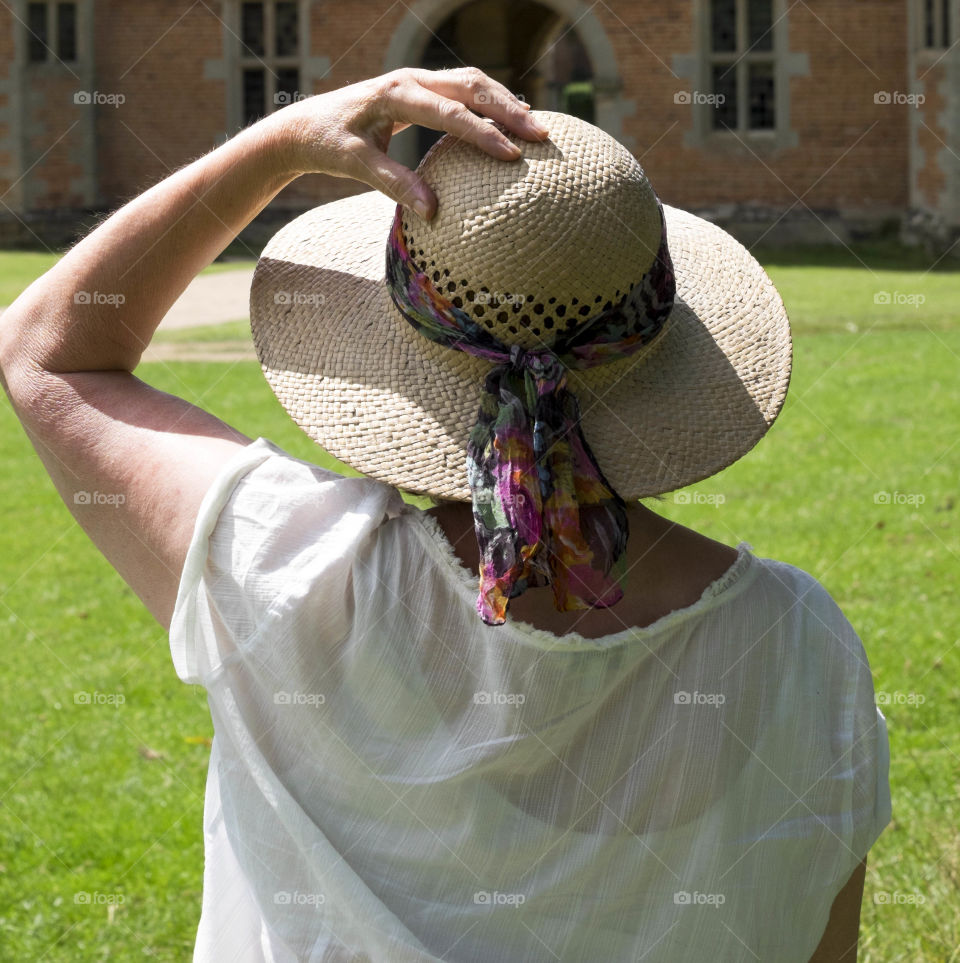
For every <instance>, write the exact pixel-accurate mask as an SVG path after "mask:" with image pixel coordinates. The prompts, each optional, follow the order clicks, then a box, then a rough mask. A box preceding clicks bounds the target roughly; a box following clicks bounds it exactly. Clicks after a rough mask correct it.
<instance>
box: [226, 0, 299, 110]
mask: <svg viewBox="0 0 960 963" xmlns="http://www.w3.org/2000/svg"><path fill="white" fill-rule="evenodd" d="M299 48H300V24H299V11H298V6H297V3H296V2H287V0H274V2H266V3H241V4H240V96H241V121H242V123H243V125H244V126H246V125H248V124H252V123H254V121H257V120H259V119H260V118H261V117H263V116H265V115H266V114H268V113H270V112H271V111H273V110H277V109H278V108H280V107H283V106H285V105H286V104H290V103H292V102H293V101H294V100H296V99H298V98H299V97H300V96H301V94H300V57H299Z"/></svg>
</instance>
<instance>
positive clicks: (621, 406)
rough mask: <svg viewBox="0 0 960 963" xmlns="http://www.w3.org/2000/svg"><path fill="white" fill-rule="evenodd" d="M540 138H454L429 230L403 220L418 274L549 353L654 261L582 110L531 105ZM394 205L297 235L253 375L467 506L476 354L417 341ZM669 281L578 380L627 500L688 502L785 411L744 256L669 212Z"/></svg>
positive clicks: (772, 316) (705, 227) (265, 256)
mask: <svg viewBox="0 0 960 963" xmlns="http://www.w3.org/2000/svg"><path fill="white" fill-rule="evenodd" d="M534 114H535V116H536V118H537V119H538V120H539V121H541V122H542V123H543V124H544V125H545V126H546V127H547V128H548V129H549V131H550V137H549V139H548V140H545V141H542V142H531V141H526V140H522V139H521V138H519V137H518V136H516V135H513V134H512V133H510V132H509V131H504V132H505V133H506V134H507V136H508V137H509V138H510V139H511V140H512V141H513V142H514V143H516V144H518V146H519V147H520V148H521V150H522V152H523V153H522V157H521V158H520V159H519V160H517V161H513V162H511V161H503V160H498V159H495V158H493V157H491V156H489V155H487V154H486V153H484V152H483V151H481V150H480V149H479V148H477V147H475V146H473V145H472V144H469V143H467V142H465V141H462V140H458V139H456V138H454V137H452V136H450V135H447V136H445V137H443V138H441V140H440V141H438V142H437V143H436V144H435V145H434V147H433V148H432V149H431V150H430V151H429V153H428V154H427V156H426V157H425V158H424V159H423V161H422V162H421V164H420V167H419V169H418V170H419V173H420V174H421V176H422V177H423V178H424V180H425V181H426V182H427V183H428V184H429V185H430V187H431V188H432V189H433V191H434V193H435V194H436V196H437V199H438V207H437V213H436V216H435V217H434V219H433V220H431V221H429V222H428V221H424V220H422V219H421V218H420V217H419V216H418V215H417V214H416V213H415V212H414V211H413V210H412V209H409V208H402V209H401V217H402V225H403V234H404V238H405V240H406V242H407V248H408V250H409V252H410V255H411V256H412V258H413V259H414V261H415V262H416V265H417V266H418V267H419V268H420V269H421V270H422V271H423V272H424V273H426V274H427V276H428V277H429V278H431V279H432V281H433V282H434V285H435V287H436V289H438V290H439V291H440V292H441V294H442V295H443V296H444V297H446V298H448V299H449V300H451V301H453V302H454V303H455V304H457V306H458V307H462V308H463V309H464V310H466V311H467V312H468V313H469V314H470V315H471V317H473V318H476V319H477V320H478V322H479V323H480V324H482V325H483V326H484V327H485V328H486V329H487V330H489V331H490V332H491V333H492V334H493V335H494V336H495V337H496V338H498V339H499V340H500V341H501V342H503V343H504V344H507V345H514V344H518V345H521V346H522V347H523V348H524V349H531V348H537V347H544V346H549V345H551V344H552V343H553V340H554V338H556V337H557V336H558V335H559V334H567V333H569V332H570V331H571V330H572V329H573V330H575V329H576V327H577V326H578V325H581V324H583V323H584V322H585V321H586V320H588V319H589V318H590V317H591V316H593V315H594V313H595V312H597V311H600V310H602V309H603V308H604V307H605V306H608V305H609V304H614V305H616V303H617V302H618V301H620V300H621V299H623V298H624V296H625V295H626V294H627V292H628V291H630V290H631V289H633V288H634V286H635V285H637V284H638V282H639V281H640V280H641V279H642V278H643V277H644V275H645V272H647V271H648V269H649V268H650V267H651V264H652V262H653V260H654V257H655V255H656V252H657V248H658V244H659V242H660V236H661V228H662V223H661V215H660V210H661V207H660V205H659V202H658V200H657V197H656V194H655V193H654V191H653V189H652V187H651V185H650V183H649V181H648V180H647V177H646V175H645V174H644V172H643V170H642V168H641V167H640V165H639V163H638V162H637V160H636V159H635V158H634V157H633V155H632V154H631V153H630V152H629V151H628V150H627V149H626V148H625V147H623V145H621V144H620V143H618V142H617V141H616V140H615V139H614V138H612V137H610V136H609V135H608V134H606V133H604V132H603V131H601V130H600V129H598V128H597V127H594V126H593V125H591V124H588V123H586V122H585V121H582V120H579V119H578V118H575V117H572V116H569V115H566V114H560V113H553V112H548V111H535V112H534ZM396 211H397V205H396V204H395V203H394V202H393V201H391V200H390V199H389V198H387V197H386V196H384V195H383V194H380V193H378V192H376V191H371V192H368V193H365V194H360V195H357V196H353V197H349V198H346V199H344V200H340V201H336V202H334V203H330V204H325V205H323V206H320V207H316V208H314V209H313V210H310V211H308V212H307V213H305V214H303V215H302V216H300V217H298V218H296V219H295V220H293V221H291V222H290V223H288V224H287V225H286V226H285V227H283V228H282V229H281V230H280V231H279V232H278V233H277V234H276V235H275V236H274V237H273V238H272V240H271V241H270V242H269V244H268V245H267V246H266V248H265V249H264V251H263V253H262V255H261V257H260V260H259V263H258V265H257V269H256V273H255V275H254V279H253V284H252V288H251V295H250V314H251V324H252V329H253V338H254V343H255V345H256V350H257V354H258V356H259V358H260V361H261V364H262V366H263V371H264V374H265V376H266V378H267V380H268V382H269V383H270V385H271V387H272V388H273V391H274V392H275V394H276V396H277V398H278V399H279V401H280V403H281V404H282V405H283V407H284V408H285V409H286V410H287V412H288V413H289V414H290V415H291V417H292V418H293V419H294V421H295V422H296V423H297V424H298V425H299V426H300V427H301V428H302V429H303V430H304V431H305V432H306V433H307V434H308V435H309V436H310V437H311V438H313V439H314V440H315V441H316V442H317V443H318V444H320V445H321V446H322V447H323V448H325V449H326V450H327V451H329V452H330V453H331V454H333V455H334V456H336V457H337V458H339V459H340V460H341V461H343V462H345V463H347V464H349V465H351V466H352V467H353V468H356V469H357V470H359V471H361V472H363V473H364V474H366V475H369V476H371V477H374V478H377V479H380V480H382V481H385V482H388V483H390V484H391V485H394V486H397V487H399V488H403V489H406V490H408V491H412V492H421V493H427V494H431V495H434V496H440V497H443V498H450V499H455V500H458V501H470V499H471V491H470V487H469V485H468V482H467V458H466V447H467V440H468V436H469V434H470V431H471V429H472V427H473V426H474V425H475V423H476V422H477V414H478V409H479V407H480V403H481V395H482V392H483V386H484V377H485V375H486V373H487V372H488V371H490V369H491V367H492V363H491V362H490V361H488V360H484V359H482V358H478V357H475V356H472V355H470V354H466V353H464V352H463V351H459V350H454V349H451V348H449V347H446V346H443V345H440V344H437V343H435V342H433V341H430V340H428V339H427V338H426V337H424V336H423V335H422V334H420V333H419V332H418V331H417V330H416V329H415V328H414V327H413V325H412V324H410V323H408V321H407V320H406V319H405V317H404V316H403V315H402V314H401V313H400V311H399V310H398V309H397V307H396V306H395V305H394V302H393V300H392V299H391V296H390V293H389V291H388V288H387V284H386V280H385V255H386V251H387V242H388V237H389V235H390V230H391V226H392V223H393V219H394V215H395V213H396ZM662 211H663V218H664V221H665V226H666V236H667V242H668V247H669V255H670V258H671V259H672V262H673V269H674V274H675V279H676V296H675V300H674V304H673V307H672V309H671V311H670V314H669V317H668V318H667V321H666V323H665V324H664V325H663V328H662V330H661V332H660V333H659V334H658V335H657V337H656V338H655V339H654V340H653V341H652V342H651V343H650V344H649V345H648V346H646V347H644V348H642V349H641V350H640V351H638V352H636V353H634V354H632V355H630V356H629V357H627V358H623V359H621V360H617V361H611V362H609V363H606V364H602V365H598V366H595V367H591V368H584V369H571V370H570V371H569V372H568V377H567V387H568V389H569V390H570V391H572V392H574V393H575V394H576V396H577V398H578V399H579V402H580V409H581V412H582V420H581V426H582V429H583V434H584V436H585V438H586V439H588V440H589V445H590V448H591V449H592V451H593V455H594V456H595V458H596V461H597V463H598V464H599V466H600V468H601V469H602V471H603V474H604V475H605V476H606V479H607V480H608V482H609V483H610V485H612V486H613V488H614V489H616V491H617V492H618V493H619V494H620V496H621V497H622V498H623V499H624V500H627V501H629V500H634V499H637V498H640V497H643V496H648V495H653V494H659V493H662V492H667V491H672V490H674V489H677V488H682V487H683V486H685V485H689V484H691V483H692V482H695V481H698V480H700V479H702V478H705V477H707V476H709V475H712V474H714V473H715V472H718V471H720V470H721V469H722V468H724V467H726V466H727V465H729V464H731V463H732V462H733V461H735V460H736V459H738V458H739V457H740V456H741V455H743V454H745V453H746V452H747V451H749V449H750V448H752V447H753V446H754V445H755V444H756V442H757V441H759V439H760V438H761V437H762V436H763V434H764V433H765V432H766V431H767V429H768V428H769V427H770V425H771V424H772V423H773V421H774V419H775V418H776V417H777V415H778V413H779V412H780V409H781V406H782V405H783V401H784V397H785V395H786V392H787V386H788V383H789V380H790V367H791V340H790V328H789V324H788V321H787V316H786V312H785V311H784V307H783V303H782V301H781V299H780V297H779V295H778V294H777V291H776V289H775V288H774V286H773V284H772V282H771V281H770V279H769V278H768V277H767V275H766V273H765V272H764V270H763V269H762V268H761V267H760V265H759V264H758V263H757V261H756V260H755V259H754V258H753V257H752V256H751V255H750V254H749V253H748V252H747V250H746V249H745V248H744V247H743V246H741V245H740V244H739V243H738V242H737V241H736V240H734V239H733V238H732V237H731V236H730V235H729V234H727V233H726V232H725V231H723V230H721V229H720V228H719V227H717V226H715V225H713V224H710V223H709V222H707V221H704V220H702V219H701V218H698V217H696V216H694V215H693V214H689V213H687V212H685V211H682V210H678V209H676V208H672V207H669V206H667V205H663V206H662Z"/></svg>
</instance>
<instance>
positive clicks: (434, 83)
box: [411, 67, 548, 140]
mask: <svg viewBox="0 0 960 963" xmlns="http://www.w3.org/2000/svg"><path fill="white" fill-rule="evenodd" d="M411 74H412V75H413V78H414V79H415V80H416V81H417V83H418V84H420V86H421V87H424V88H425V89H427V90H431V91H433V92H434V93H437V94H440V95H441V96H442V97H446V98H448V99H450V100H455V101H458V102H459V103H461V104H463V105H464V106H466V107H468V108H469V109H470V110H475V111H477V112H479V113H481V114H484V115H485V116H487V117H491V118H493V119H494V120H498V121H500V122H501V123H502V124H503V125H504V126H505V127H507V128H508V129H509V130H512V131H513V132H514V133H515V134H518V135H519V136H520V137H523V138H524V140H543V138H544V137H545V136H547V133H548V131H547V129H546V128H545V127H543V126H542V125H541V124H540V123H539V122H538V121H536V120H535V119H534V118H533V116H532V115H531V114H530V105H529V104H527V103H524V102H523V101H522V100H520V99H519V98H518V97H516V96H514V95H513V94H512V93H511V92H510V91H509V90H507V88H506V87H504V86H503V84H501V83H498V82H497V81H496V80H494V79H493V78H492V77H489V76H487V74H485V73H484V72H483V71H482V70H480V69H478V68H477V67H459V68H457V69H455V70H412V71H411Z"/></svg>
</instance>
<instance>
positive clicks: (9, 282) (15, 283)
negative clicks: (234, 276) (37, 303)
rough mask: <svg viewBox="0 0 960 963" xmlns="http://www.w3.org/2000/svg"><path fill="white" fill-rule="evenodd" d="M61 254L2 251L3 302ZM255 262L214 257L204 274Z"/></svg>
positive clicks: (16, 294) (0, 303) (0, 285)
mask: <svg viewBox="0 0 960 963" xmlns="http://www.w3.org/2000/svg"><path fill="white" fill-rule="evenodd" d="M61 256H62V255H61V254H60V253H48V252H46V251H0V306H3V305H7V304H13V302H14V301H16V299H17V298H18V297H19V296H20V293H21V292H22V291H23V290H24V288H26V287H28V286H29V285H30V284H32V283H33V281H34V280H35V279H36V278H38V277H40V275H41V274H43V273H45V272H46V271H49V270H50V268H52V267H53V265H54V264H56V263H57V261H59V260H60V258H61ZM256 263H257V262H256V259H253V260H251V259H249V258H245V259H243V260H239V259H235V260H229V261H215V262H214V263H213V264H211V265H210V266H209V267H206V268H204V269H203V271H201V274H213V273H216V272H218V271H231V270H234V269H237V268H252V267H253V266H254V265H255V264H256Z"/></svg>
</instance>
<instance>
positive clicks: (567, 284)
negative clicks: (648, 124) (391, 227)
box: [403, 114, 662, 348]
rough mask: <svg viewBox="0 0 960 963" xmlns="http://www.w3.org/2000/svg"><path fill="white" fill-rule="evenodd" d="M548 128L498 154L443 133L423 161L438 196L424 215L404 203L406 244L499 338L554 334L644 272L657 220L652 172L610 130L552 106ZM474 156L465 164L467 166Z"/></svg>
mask: <svg viewBox="0 0 960 963" xmlns="http://www.w3.org/2000/svg"><path fill="white" fill-rule="evenodd" d="M549 123H550V135H551V136H550V140H549V141H542V142H532V143H531V142H529V141H527V142H521V141H519V139H518V138H512V139H513V140H514V141H515V142H516V143H523V145H524V154H523V157H522V159H521V160H520V161H518V162H515V163H504V162H503V161H501V160H496V159H495V158H493V157H491V156H490V155H488V154H485V153H483V152H480V151H478V150H477V149H476V148H475V147H473V146H472V145H471V144H469V143H467V142H465V141H462V140H458V139H456V138H453V137H444V138H441V140H439V141H438V142H437V143H436V144H435V145H434V146H433V148H431V150H430V151H429V152H428V153H427V155H426V157H424V159H423V161H422V163H421V165H420V168H419V173H420V175H421V177H423V179H424V181H426V183H427V184H429V185H430V187H431V188H432V189H433V191H434V193H435V194H436V196H437V197H438V198H439V199H440V201H439V204H438V207H437V213H436V216H435V217H434V218H433V219H432V220H431V221H424V220H422V219H421V218H419V217H418V216H417V215H416V214H414V213H413V212H412V211H411V210H409V209H406V210H405V212H404V217H403V232H404V239H405V242H406V247H407V250H408V251H409V252H410V254H411V257H412V258H413V260H414V262H415V263H416V265H417V266H418V267H419V268H420V270H421V271H423V272H425V273H426V274H427V275H428V277H430V278H431V279H432V280H433V282H434V285H435V286H436V288H437V289H438V291H440V292H441V293H442V294H443V295H444V296H445V297H446V298H448V299H449V300H451V301H452V302H453V303H454V304H455V305H456V306H457V307H458V308H464V309H465V310H466V311H467V312H468V313H469V314H471V315H472V316H473V317H475V318H476V319H477V320H478V321H479V322H480V323H481V324H483V325H485V326H486V327H487V328H488V329H489V330H490V332H491V333H492V334H493V335H494V337H496V338H497V339H498V340H500V341H502V342H503V343H504V344H508V345H510V344H519V345H521V346H522V347H524V348H534V347H543V346H549V345H551V344H553V342H554V339H555V337H556V336H557V334H558V333H559V332H562V331H567V332H569V331H570V330H571V329H573V328H576V327H577V326H579V325H581V324H583V322H584V321H586V320H587V319H588V318H589V317H590V316H591V315H595V314H597V313H598V312H600V311H601V310H603V309H604V308H609V307H610V306H611V304H616V303H618V302H619V301H620V300H621V298H622V297H623V296H624V295H625V294H626V293H627V292H628V291H629V290H630V289H631V288H633V287H634V285H636V284H637V283H638V282H639V281H640V279H641V278H642V277H643V275H644V274H645V273H646V272H647V270H648V269H649V267H650V265H651V264H652V262H653V258H654V257H655V255H656V253H657V250H658V248H659V246H660V237H661V229H662V227H661V220H660V212H659V209H658V207H657V199H656V195H655V194H654V191H653V188H652V187H651V186H650V182H649V181H648V180H647V178H646V175H645V174H644V172H643V170H642V168H641V167H640V165H639V164H638V163H637V161H636V159H635V158H634V157H633V155H632V154H631V153H630V152H629V151H628V150H627V149H626V148H625V147H623V145H621V144H619V143H618V142H617V141H615V140H613V138H610V137H607V138H596V137H589V138H585V137H584V136H583V126H582V122H581V121H579V120H577V118H575V117H571V116H569V115H567V114H550V115H549ZM468 167H469V169H470V173H471V176H470V177H469V178H467V177H464V176H463V174H464V170H465V169H467V168H468Z"/></svg>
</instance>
